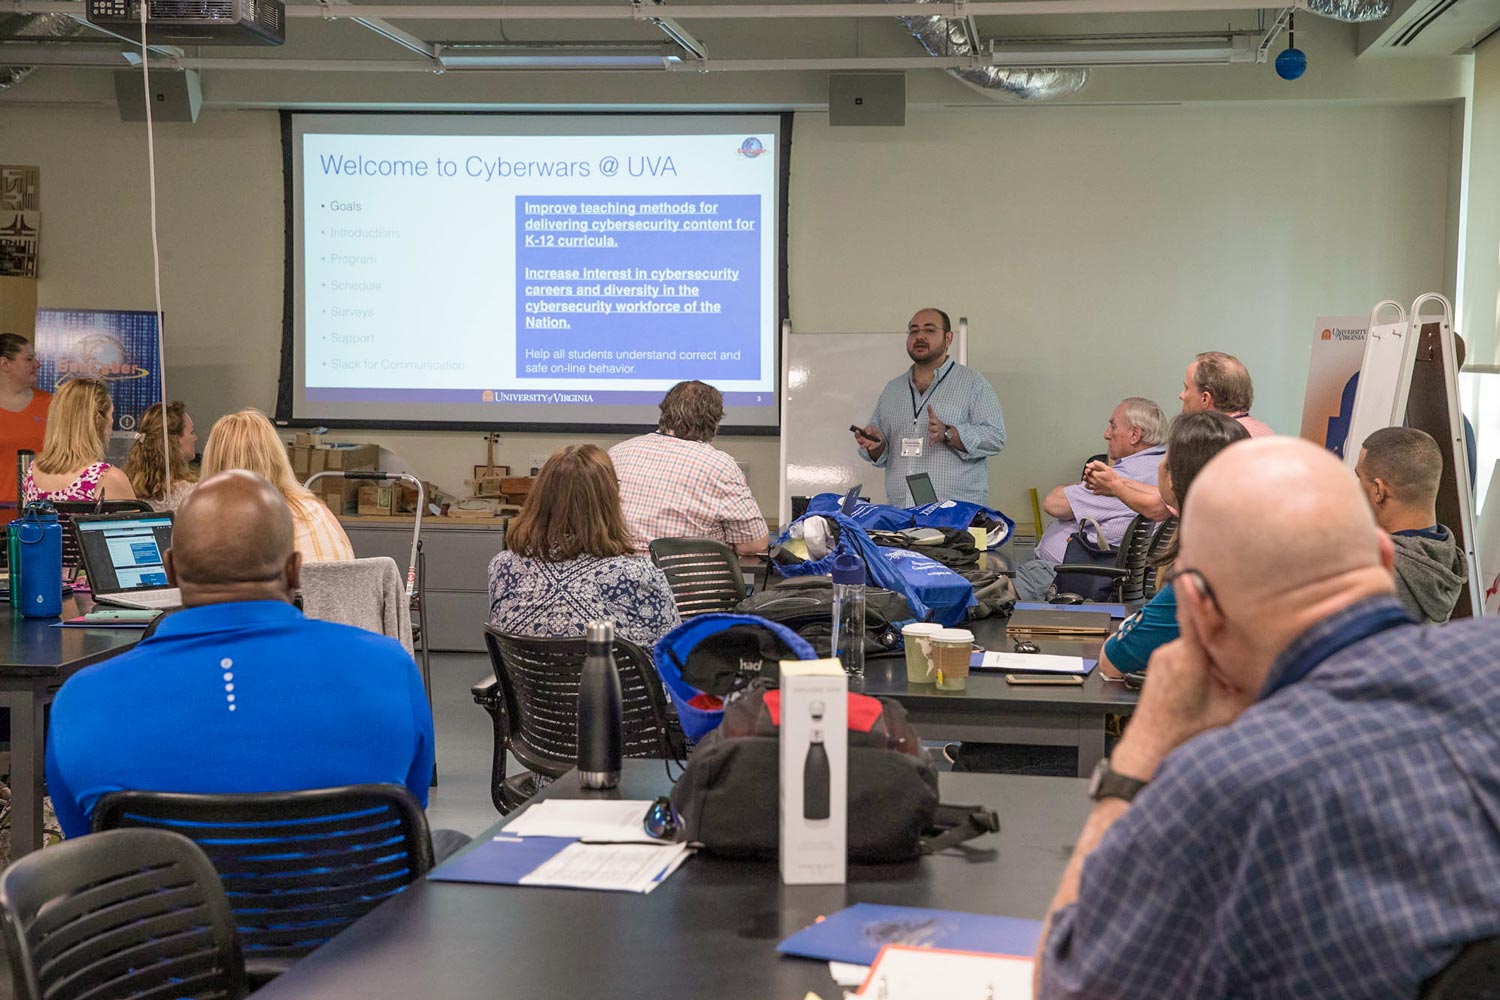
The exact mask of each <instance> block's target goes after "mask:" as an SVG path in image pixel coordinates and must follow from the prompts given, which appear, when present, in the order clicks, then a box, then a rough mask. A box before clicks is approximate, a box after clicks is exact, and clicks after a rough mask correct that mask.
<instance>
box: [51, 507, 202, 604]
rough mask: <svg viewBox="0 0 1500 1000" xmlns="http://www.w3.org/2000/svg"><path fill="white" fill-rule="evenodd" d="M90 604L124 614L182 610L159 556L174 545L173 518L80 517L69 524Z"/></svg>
mask: <svg viewBox="0 0 1500 1000" xmlns="http://www.w3.org/2000/svg"><path fill="white" fill-rule="evenodd" d="M73 530H74V531H77V532H78V547H79V549H80V551H82V553H83V569H84V572H86V573H87V574H88V577H89V586H90V587H91V588H92V589H93V592H94V600H96V601H99V602H101V603H104V604H118V605H120V606H121V607H126V608H147V609H151V610H163V611H165V610H170V609H172V608H180V607H182V594H181V593H180V592H179V591H178V590H177V588H176V587H173V586H171V585H170V584H168V583H167V569H166V567H165V566H163V565H162V553H163V552H165V551H166V550H167V549H168V548H170V547H171V545H172V513H171V511H161V512H160V513H154V514H146V513H142V512H139V511H127V512H126V513H123V514H80V515H78V516H77V517H75V518H73Z"/></svg>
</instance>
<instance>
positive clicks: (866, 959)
mask: <svg viewBox="0 0 1500 1000" xmlns="http://www.w3.org/2000/svg"><path fill="white" fill-rule="evenodd" d="M1041 938H1042V922H1041V921H1040V920H1020V919H1018V918H1016V917H993V916H989V915H987V914H983V913H963V912H960V911H958V910H925V909H921V908H918V907H914V906H877V905H876V904H874V903H856V904H854V905H853V906H850V907H847V908H845V909H842V910H839V911H838V912H837V913H830V914H829V915H828V916H827V917H826V918H824V919H823V920H820V921H818V922H817V923H815V924H813V925H812V926H810V927H805V928H803V929H802V930H800V931H798V932H797V933H795V934H793V935H792V936H791V937H789V938H787V939H786V940H785V941H783V942H781V944H779V945H777V946H776V950H777V951H779V952H781V953H783V954H786V955H799V956H801V957H803V958H817V959H822V960H824V961H827V962H851V963H853V964H855V965H871V964H873V963H874V961H875V956H876V955H878V954H879V953H880V949H881V948H883V947H885V946H886V945H888V944H904V945H911V946H913V947H917V948H948V949H952V950H957V951H980V952H987V953H990V954H995V955H1022V956H1030V955H1034V954H1035V953H1036V946H1037V944H1038V943H1039V942H1040V941H1041Z"/></svg>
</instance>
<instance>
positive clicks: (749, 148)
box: [739, 135, 766, 160]
mask: <svg viewBox="0 0 1500 1000" xmlns="http://www.w3.org/2000/svg"><path fill="white" fill-rule="evenodd" d="M765 151H766V147H765V144H764V143H762V142H761V141H760V140H759V139H757V138H755V136H753V135H751V136H746V137H745V141H744V142H742V143H740V150H739V152H740V155H741V156H743V157H746V158H747V159H751V160H753V159H755V158H756V157H757V156H759V155H760V154H762V153H764V152H765Z"/></svg>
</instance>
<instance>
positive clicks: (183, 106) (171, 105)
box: [115, 69, 203, 122]
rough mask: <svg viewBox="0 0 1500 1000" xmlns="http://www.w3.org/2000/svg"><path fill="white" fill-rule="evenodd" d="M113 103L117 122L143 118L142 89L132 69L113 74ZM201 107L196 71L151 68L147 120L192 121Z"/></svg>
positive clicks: (144, 115) (143, 119)
mask: <svg viewBox="0 0 1500 1000" xmlns="http://www.w3.org/2000/svg"><path fill="white" fill-rule="evenodd" d="M115 103H116V104H118V105H119V107H120V121H122V122H143V121H145V120H146V92H145V89H144V88H143V87H142V86H141V74H140V73H139V72H138V71H136V70H128V69H126V70H120V71H118V72H116V73H115ZM202 106H203V87H202V85H201V84H200V83H199V81H198V71H197V70H193V69H154V70H152V71H151V120H152V121H156V122H196V121H197V120H198V109H199V108H200V107H202Z"/></svg>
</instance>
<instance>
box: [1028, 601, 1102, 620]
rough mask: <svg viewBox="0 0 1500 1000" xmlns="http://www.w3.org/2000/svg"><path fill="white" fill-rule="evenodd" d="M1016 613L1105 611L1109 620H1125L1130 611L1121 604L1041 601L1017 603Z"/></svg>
mask: <svg viewBox="0 0 1500 1000" xmlns="http://www.w3.org/2000/svg"><path fill="white" fill-rule="evenodd" d="M1015 610H1017V611H1107V612H1109V616H1110V617H1111V618H1125V617H1127V616H1129V614H1130V609H1128V608H1126V607H1125V605H1123V604H1046V603H1044V602H1042V601H1018V602H1017V603H1016V607H1015Z"/></svg>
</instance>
